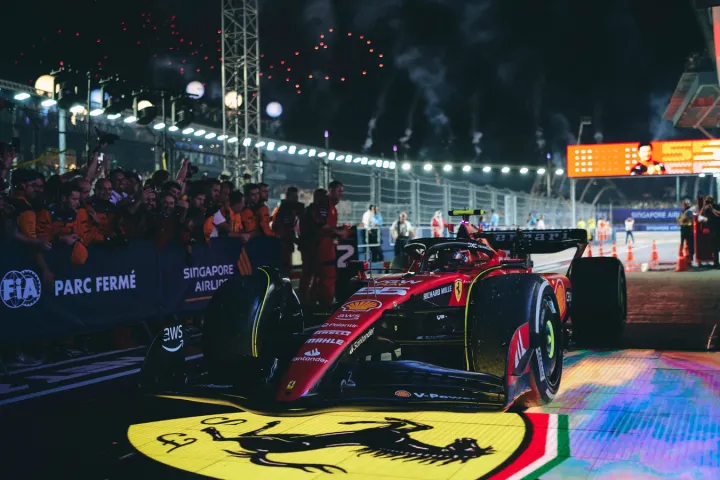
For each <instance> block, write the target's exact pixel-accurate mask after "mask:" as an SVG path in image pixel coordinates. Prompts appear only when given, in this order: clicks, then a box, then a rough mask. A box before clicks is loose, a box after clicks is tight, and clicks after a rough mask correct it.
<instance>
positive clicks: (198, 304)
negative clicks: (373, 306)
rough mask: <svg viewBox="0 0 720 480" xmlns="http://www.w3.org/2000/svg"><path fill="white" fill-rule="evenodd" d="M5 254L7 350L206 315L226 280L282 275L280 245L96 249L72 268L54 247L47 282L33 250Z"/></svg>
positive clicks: (1, 270) (2, 312)
mask: <svg viewBox="0 0 720 480" xmlns="http://www.w3.org/2000/svg"><path fill="white" fill-rule="evenodd" d="M354 238H355V237H354V236H353V237H352V239H351V240H350V241H347V242H345V244H344V245H343V246H341V247H339V248H340V249H342V255H339V256H338V258H341V257H342V259H343V264H342V265H341V266H340V267H342V268H339V269H338V281H339V282H341V281H344V283H347V282H346V281H345V280H346V278H345V276H344V273H343V272H345V270H346V267H347V262H348V261H349V260H353V259H356V258H357V254H356V248H355V245H354ZM2 248H3V254H2V255H0V344H2V345H7V344H13V343H15V342H23V341H27V340H32V339H52V338H63V337H66V336H72V335H77V334H84V333H90V332H94V331H102V330H108V329H112V328H116V327H120V326H125V325H132V324H136V323H139V322H142V321H145V320H152V319H158V318H162V317H164V316H165V315H169V314H184V313H192V312H199V311H202V310H203V309H204V308H206V307H207V305H208V302H209V300H210V298H211V297H212V295H213V293H214V292H215V290H216V289H217V288H218V287H219V286H220V285H222V284H223V283H224V282H225V281H227V280H228V279H229V278H231V277H233V276H235V275H241V274H243V273H245V272H246V271H247V269H248V268H247V267H248V263H249V265H250V266H251V268H256V267H258V266H261V265H269V266H272V267H276V268H278V269H282V268H283V266H282V264H281V255H280V251H281V250H280V249H281V245H280V243H279V241H278V240H277V239H274V238H267V237H258V238H255V239H253V240H251V241H250V242H248V243H247V244H243V242H242V241H240V240H239V239H212V240H211V242H210V244H209V245H195V246H193V248H192V254H188V252H187V249H186V247H185V246H184V245H181V244H179V243H177V244H169V245H167V246H165V248H163V249H162V250H158V248H157V247H156V245H155V244H154V243H153V242H152V241H149V240H148V241H145V240H138V241H133V242H130V243H128V244H127V245H124V246H115V247H112V246H106V245H97V246H90V247H89V249H88V250H89V256H88V260H87V262H86V263H85V264H84V265H73V264H71V262H70V252H69V250H66V249H63V248H54V249H53V250H51V251H49V252H47V253H46V261H47V263H48V265H49V266H50V269H51V270H52V272H53V274H54V279H51V280H50V281H47V280H45V281H44V280H43V278H42V274H41V272H40V270H39V269H38V268H37V265H36V263H35V260H34V258H33V255H32V252H31V251H30V250H28V249H27V248H25V247H23V246H22V245H18V244H14V243H5V244H3V245H2Z"/></svg>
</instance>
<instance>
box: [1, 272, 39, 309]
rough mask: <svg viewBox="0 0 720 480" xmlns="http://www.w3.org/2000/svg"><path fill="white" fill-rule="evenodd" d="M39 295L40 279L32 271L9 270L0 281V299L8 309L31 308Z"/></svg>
mask: <svg viewBox="0 0 720 480" xmlns="http://www.w3.org/2000/svg"><path fill="white" fill-rule="evenodd" d="M41 293H42V284H41V282H40V277H38V276H37V274H36V273H35V272H33V271H32V270H22V271H17V270H10V271H9V272H7V273H6V274H5V276H4V277H3V278H2V280H1V281H0V299H1V300H2V303H3V304H4V305H5V306H6V307H8V308H20V307H32V306H33V305H35V304H36V303H37V302H38V300H40V295H41Z"/></svg>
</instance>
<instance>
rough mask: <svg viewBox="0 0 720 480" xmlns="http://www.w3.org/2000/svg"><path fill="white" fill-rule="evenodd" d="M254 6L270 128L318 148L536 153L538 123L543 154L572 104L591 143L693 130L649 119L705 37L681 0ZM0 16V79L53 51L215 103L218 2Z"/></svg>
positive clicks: (503, 156) (133, 3)
mask: <svg viewBox="0 0 720 480" xmlns="http://www.w3.org/2000/svg"><path fill="white" fill-rule="evenodd" d="M348 5H349V6H348ZM260 8H261V16H260V30H261V33H260V37H261V52H262V53H263V58H262V62H261V70H262V72H263V79H262V84H261V85H262V99H263V104H267V103H268V102H270V101H278V102H280V103H281V104H282V105H283V107H284V113H283V116H282V117H281V126H280V129H279V130H276V131H274V132H273V134H274V136H276V137H284V138H285V139H287V140H292V141H297V142H302V143H308V144H316V145H321V144H322V142H323V138H322V135H323V130H325V129H330V131H331V146H332V147H335V148H338V149H344V150H349V151H356V152H357V151H362V150H363V148H366V151H367V152H369V153H372V154H373V155H379V154H381V153H385V154H386V155H387V154H391V152H392V146H393V145H400V146H401V151H402V143H403V142H402V141H401V139H402V137H405V136H406V135H405V130H406V129H408V128H410V129H411V130H412V134H411V135H410V139H409V143H408V146H409V149H408V155H409V156H410V157H412V158H429V159H438V160H440V159H447V160H455V161H466V160H472V159H475V160H477V161H489V162H496V163H500V162H504V163H509V164H513V163H514V164H519V163H522V164H532V163H539V162H540V161H541V160H540V158H541V157H542V155H541V152H538V148H537V145H536V132H537V130H538V129H542V130H543V132H544V133H543V135H544V138H545V139H546V141H547V148H549V150H550V151H552V152H564V149H565V146H566V144H567V143H568V142H573V143H574V142H575V141H576V139H575V136H576V135H577V130H578V122H579V118H580V117H581V116H590V117H592V118H593V123H594V125H593V127H591V128H590V130H589V131H588V130H586V133H585V134H584V135H583V139H582V140H583V142H584V143H592V142H594V141H595V140H594V138H593V136H594V134H595V133H596V132H597V131H600V132H602V134H603V136H604V141H605V142H616V141H649V140H654V139H671V138H682V137H692V138H695V137H697V135H696V134H695V133H694V132H688V131H675V130H673V129H672V125H670V124H669V123H668V122H663V121H662V113H663V111H664V110H665V107H666V106H667V100H668V99H669V96H670V94H671V93H672V91H673V89H674V87H675V85H676V84H677V81H678V79H679V77H680V75H681V74H682V72H683V67H684V63H685V60H686V59H687V57H688V56H689V55H690V54H692V53H695V52H701V51H703V50H704V49H705V42H704V39H703V37H702V34H701V31H700V28H699V27H698V24H697V20H696V18H695V12H694V10H693V9H692V7H691V2H689V1H685V0H655V1H653V0H635V1H627V0H608V1H602V2H600V1H593V2H578V1H571V0H547V1H534V2H532V1H526V0H524V1H520V0H471V1H459V0H456V1H453V0H413V1H410V0H404V1H403V0H364V1H356V2H349V1H347V0H260ZM3 17H4V19H5V21H4V22H3V28H2V29H0V40H2V44H3V45H4V48H3V49H2V51H0V69H1V70H2V72H3V73H2V78H4V79H7V80H14V81H17V82H22V83H33V82H34V80H35V79H36V78H37V77H38V76H39V75H41V74H43V73H48V72H49V71H50V70H51V69H53V68H57V67H58V66H59V64H60V62H61V61H62V62H64V64H65V65H70V66H72V67H73V68H80V69H87V68H99V69H102V71H101V72H99V74H101V75H108V74H115V73H120V74H122V75H123V77H124V78H126V79H127V80H128V82H130V83H131V84H133V85H137V86H141V85H149V86H154V87H164V88H176V89H178V90H184V85H186V84H187V83H188V82H189V81H192V80H200V81H202V82H203V83H205V84H206V95H205V98H204V100H205V101H208V102H210V103H215V104H217V105H218V106H219V105H220V96H221V94H220V93H221V85H220V72H221V64H220V56H221V55H220V52H219V51H218V49H219V48H220V43H219V41H220V35H219V29H220V18H221V12H220V1H219V0H217V1H213V2H178V1H170V0H126V1H123V2H109V1H99V0H98V1H91V0H69V1H66V2H56V1H52V2H51V1H48V0H38V1H36V2H8V4H7V5H3ZM331 29H332V31H330V30H331ZM349 33H350V34H352V35H348V34H349ZM321 42H322V44H321ZM316 46H317V47H318V49H317V50H316V49H315V47H316ZM325 46H327V48H325ZM371 50H372V51H371ZM380 55H382V57H381V56H380ZM282 62H284V63H282ZM271 65H272V68H270V66H271ZM380 65H382V67H381V66H380ZM288 68H289V69H290V71H288V70H287V69H288ZM363 72H365V73H363ZM310 76H312V78H310ZM326 76H327V77H328V79H327V80H326V79H325V77H326ZM270 77H272V78H270ZM343 79H344V80H343ZM296 85H297V86H296ZM298 92H299V93H298ZM263 109H264V105H263ZM371 119H376V122H374V124H375V128H374V131H373V132H372V133H373V135H372V144H371V142H369V141H368V130H369V124H370V120H371ZM268 127H269V125H268ZM473 133H482V136H480V135H477V134H476V135H474V136H473ZM473 138H475V139H476V140H478V139H480V138H481V140H480V143H479V145H473ZM368 147H369V148H368ZM478 151H480V152H481V153H478Z"/></svg>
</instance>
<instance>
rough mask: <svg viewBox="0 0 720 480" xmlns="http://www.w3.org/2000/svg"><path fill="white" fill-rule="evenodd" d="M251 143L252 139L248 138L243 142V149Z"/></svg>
mask: <svg viewBox="0 0 720 480" xmlns="http://www.w3.org/2000/svg"><path fill="white" fill-rule="evenodd" d="M251 143H252V138H250V137H248V138H246V139H245V140H243V143H242V144H243V147H249V146H250V144H251Z"/></svg>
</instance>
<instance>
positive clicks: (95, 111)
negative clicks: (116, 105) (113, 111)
mask: <svg viewBox="0 0 720 480" xmlns="http://www.w3.org/2000/svg"><path fill="white" fill-rule="evenodd" d="M104 111H105V110H103V109H102V108H93V109H92V110H90V116H91V117H97V116H98V115H102V114H103V112H104Z"/></svg>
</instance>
